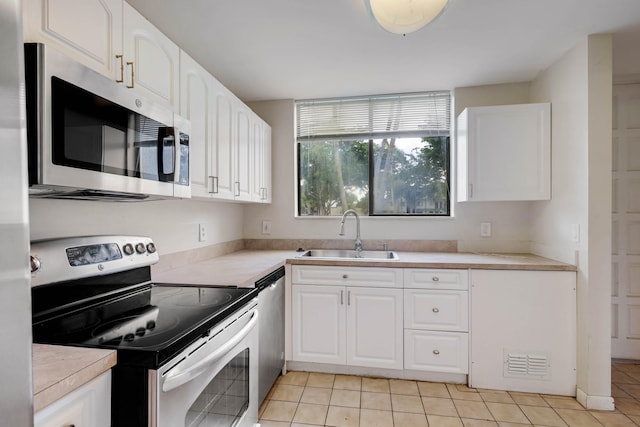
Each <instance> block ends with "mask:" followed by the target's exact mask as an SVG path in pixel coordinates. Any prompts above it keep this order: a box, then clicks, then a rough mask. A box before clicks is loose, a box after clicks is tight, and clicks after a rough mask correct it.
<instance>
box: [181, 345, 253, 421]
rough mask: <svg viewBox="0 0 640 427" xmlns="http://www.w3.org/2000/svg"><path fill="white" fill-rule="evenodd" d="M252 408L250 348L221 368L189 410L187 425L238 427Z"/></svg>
mask: <svg viewBox="0 0 640 427" xmlns="http://www.w3.org/2000/svg"><path fill="white" fill-rule="evenodd" d="M248 407H249V349H248V348H247V349H245V350H244V351H242V352H240V353H238V355H237V356H236V357H234V358H233V359H231V360H230V361H229V363H227V364H226V365H225V367H224V368H222V370H220V371H219V372H218V373H217V374H216V376H215V377H214V378H213V379H212V380H211V382H210V383H209V384H208V385H207V386H206V387H205V389H204V390H203V391H202V393H200V396H198V398H197V399H196V401H195V402H194V403H193V405H191V407H190V408H189V410H188V411H187V416H186V419H185V424H184V425H185V427H214V426H229V427H231V426H235V425H236V424H237V423H238V422H239V421H240V420H241V419H242V417H243V415H244V414H245V412H247V409H248Z"/></svg>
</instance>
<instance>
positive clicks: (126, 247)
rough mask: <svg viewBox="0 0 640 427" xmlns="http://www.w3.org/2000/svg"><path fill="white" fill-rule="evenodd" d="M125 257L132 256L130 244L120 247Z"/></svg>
mask: <svg viewBox="0 0 640 427" xmlns="http://www.w3.org/2000/svg"><path fill="white" fill-rule="evenodd" d="M122 250H123V251H124V253H125V255H133V245H132V244H131V243H127V244H126V245H124V246H123V247H122Z"/></svg>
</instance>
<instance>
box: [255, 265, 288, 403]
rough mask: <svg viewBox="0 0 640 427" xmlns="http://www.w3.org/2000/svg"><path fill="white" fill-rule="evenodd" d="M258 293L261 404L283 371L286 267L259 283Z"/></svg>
mask: <svg viewBox="0 0 640 427" xmlns="http://www.w3.org/2000/svg"><path fill="white" fill-rule="evenodd" d="M256 288H258V289H260V293H259V294H258V311H259V312H260V317H259V319H258V328H259V334H260V343H259V347H258V348H259V351H260V356H259V358H258V401H259V402H260V403H262V401H263V400H264V398H265V397H266V396H267V393H269V390H270V389H271V387H272V386H273V384H274V383H275V381H276V379H277V378H278V376H279V375H280V374H281V373H282V370H283V368H284V267H280V268H279V269H278V270H276V271H274V272H273V273H271V274H269V275H268V276H265V277H263V278H262V279H260V280H258V281H257V282H256Z"/></svg>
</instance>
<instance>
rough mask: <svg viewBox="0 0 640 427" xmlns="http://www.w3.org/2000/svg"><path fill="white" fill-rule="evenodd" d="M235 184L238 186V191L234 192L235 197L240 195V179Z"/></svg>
mask: <svg viewBox="0 0 640 427" xmlns="http://www.w3.org/2000/svg"><path fill="white" fill-rule="evenodd" d="M234 185H235V187H236V191H235V192H234V194H233V195H234V196H235V197H239V196H240V181H236V182H234Z"/></svg>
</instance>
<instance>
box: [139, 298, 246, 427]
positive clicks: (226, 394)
mask: <svg viewBox="0 0 640 427" xmlns="http://www.w3.org/2000/svg"><path fill="white" fill-rule="evenodd" d="M256 304H257V300H256V299H254V300H253V301H252V302H251V303H249V304H247V305H245V306H244V307H243V308H242V309H240V310H238V311H237V312H236V313H234V314H233V315H232V316H230V317H229V318H227V319H226V320H225V321H224V322H223V323H222V324H220V325H217V326H215V327H214V328H213V329H211V330H210V331H209V333H208V334H207V335H206V336H204V337H202V338H200V339H199V340H197V341H196V342H195V343H193V344H192V345H190V346H189V347H188V348H187V349H185V350H184V351H183V352H182V353H180V354H179V355H177V356H176V357H175V358H173V359H171V360H169V361H168V362H166V363H165V364H164V365H163V366H162V367H161V368H160V369H158V370H157V371H150V373H149V391H150V393H149V399H150V401H149V425H150V426H152V427H177V426H185V427H196V426H199V427H213V426H216V427H218V426H224V427H226V426H229V427H231V426H240V427H252V426H254V425H256V424H257V422H258V387H257V385H258V328H257V321H258V309H257V305H256Z"/></svg>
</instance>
